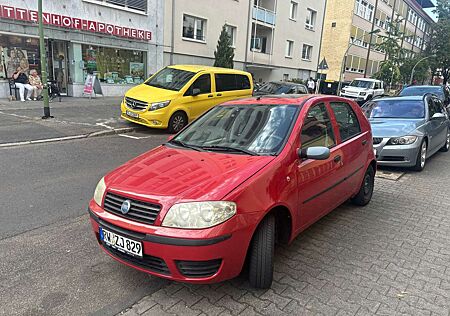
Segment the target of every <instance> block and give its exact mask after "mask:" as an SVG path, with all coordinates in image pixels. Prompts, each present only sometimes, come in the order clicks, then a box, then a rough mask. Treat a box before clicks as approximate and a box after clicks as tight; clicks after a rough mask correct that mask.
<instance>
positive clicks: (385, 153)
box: [362, 94, 450, 171]
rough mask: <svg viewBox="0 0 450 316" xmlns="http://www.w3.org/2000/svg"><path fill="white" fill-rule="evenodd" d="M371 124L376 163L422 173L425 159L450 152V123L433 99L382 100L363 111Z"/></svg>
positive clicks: (376, 101) (374, 102) (440, 105)
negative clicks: (443, 152) (442, 152)
mask: <svg viewBox="0 0 450 316" xmlns="http://www.w3.org/2000/svg"><path fill="white" fill-rule="evenodd" d="M362 110H363V112H364V114H365V115H366V117H367V118H368V119H369V121H370V125H371V126H372V134H373V147H374V150H375V155H376V157H377V162H378V164H379V165H385V166H399V167H400V166H402V167H413V168H414V169H415V170H417V171H421V170H423V168H424V167H425V162H426V159H427V158H429V157H431V156H432V155H433V154H435V153H436V152H437V151H439V150H441V151H448V150H449V148H450V121H449V117H448V114H447V111H446V110H445V108H444V106H443V105H442V102H441V101H440V100H439V99H438V98H437V97H436V96H434V95H431V94H427V95H425V96H411V97H395V98H381V99H376V100H373V101H371V102H367V103H366V104H364V106H363V107H362Z"/></svg>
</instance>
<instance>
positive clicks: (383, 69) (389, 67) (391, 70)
mask: <svg viewBox="0 0 450 316" xmlns="http://www.w3.org/2000/svg"><path fill="white" fill-rule="evenodd" d="M373 77H374V78H375V79H378V80H382V81H384V82H386V83H388V84H389V85H392V84H395V83H397V82H398V81H399V80H400V78H401V76H400V68H399V66H397V65H395V64H394V62H392V61H391V60H386V61H385V62H383V63H382V64H381V66H380V70H379V71H378V72H377V73H376V74H374V75H373Z"/></svg>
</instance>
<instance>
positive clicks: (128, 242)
mask: <svg viewBox="0 0 450 316" xmlns="http://www.w3.org/2000/svg"><path fill="white" fill-rule="evenodd" d="M99 233H100V240H101V241H103V242H104V243H105V244H106V245H107V246H109V247H111V248H114V249H117V250H119V251H121V252H124V253H126V254H129V255H132V256H137V257H140V258H142V243H141V242H140V241H135V240H132V239H129V238H126V237H123V236H120V235H117V234H116V233H113V232H110V231H109V230H106V229H104V228H102V227H100V230H99Z"/></svg>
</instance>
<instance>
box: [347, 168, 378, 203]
mask: <svg viewBox="0 0 450 316" xmlns="http://www.w3.org/2000/svg"><path fill="white" fill-rule="evenodd" d="M374 186H375V170H373V167H372V166H369V168H367V171H366V174H365V175H364V179H363V183H362V184H361V187H360V188H359V191H358V194H356V195H355V197H354V198H352V203H353V204H355V205H359V206H365V205H367V204H369V202H370V200H371V199H372V195H373V188H374Z"/></svg>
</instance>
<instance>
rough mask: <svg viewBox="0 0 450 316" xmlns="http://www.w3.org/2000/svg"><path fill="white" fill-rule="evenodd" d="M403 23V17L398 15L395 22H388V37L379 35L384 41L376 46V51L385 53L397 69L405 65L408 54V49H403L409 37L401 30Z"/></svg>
mask: <svg viewBox="0 0 450 316" xmlns="http://www.w3.org/2000/svg"><path fill="white" fill-rule="evenodd" d="M403 21H404V20H403V19H402V18H401V16H399V15H397V18H396V19H395V20H394V21H392V22H386V24H387V31H386V35H378V37H379V38H381V40H382V41H381V43H378V44H375V45H374V48H375V49H377V50H381V51H383V52H385V53H386V56H387V59H388V60H390V62H391V63H392V64H394V65H396V66H397V67H399V66H400V65H401V64H402V63H403V61H404V56H405V53H406V49H404V48H402V42H403V41H404V40H405V38H406V37H407V36H405V33H404V32H403V31H402V30H401V29H402V25H403Z"/></svg>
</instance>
